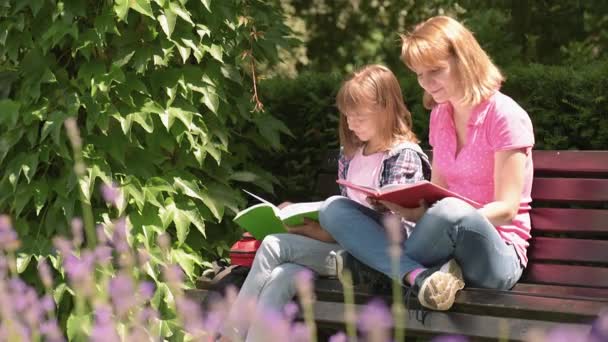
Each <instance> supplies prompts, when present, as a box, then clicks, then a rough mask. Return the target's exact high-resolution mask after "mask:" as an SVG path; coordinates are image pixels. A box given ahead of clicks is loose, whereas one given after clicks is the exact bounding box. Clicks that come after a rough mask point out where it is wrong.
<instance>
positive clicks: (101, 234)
mask: <svg viewBox="0 0 608 342" xmlns="http://www.w3.org/2000/svg"><path fill="white" fill-rule="evenodd" d="M95 230H96V233H97V242H98V243H99V244H101V245H105V244H106V243H107V242H108V234H106V230H105V228H104V227H103V225H100V224H98V225H97V226H96V227H95Z"/></svg>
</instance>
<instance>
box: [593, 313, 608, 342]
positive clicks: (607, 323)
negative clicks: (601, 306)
mask: <svg viewBox="0 0 608 342" xmlns="http://www.w3.org/2000/svg"><path fill="white" fill-rule="evenodd" d="M589 340H590V341H592V342H596V341H597V342H600V341H608V311H604V312H602V313H600V315H599V317H598V318H597V319H596V320H595V322H593V324H592V325H591V331H590V332H589Z"/></svg>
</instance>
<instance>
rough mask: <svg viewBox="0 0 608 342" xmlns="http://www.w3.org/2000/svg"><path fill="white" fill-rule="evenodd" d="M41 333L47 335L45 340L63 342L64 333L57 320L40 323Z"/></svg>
mask: <svg viewBox="0 0 608 342" xmlns="http://www.w3.org/2000/svg"><path fill="white" fill-rule="evenodd" d="M40 333H41V334H42V335H43V336H44V337H45V341H48V342H63V341H65V339H64V338H63V334H62V333H61V330H60V329H59V326H58V325H57V322H56V321H55V320H48V321H45V322H42V323H41V324H40Z"/></svg>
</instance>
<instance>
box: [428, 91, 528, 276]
mask: <svg viewBox="0 0 608 342" xmlns="http://www.w3.org/2000/svg"><path fill="white" fill-rule="evenodd" d="M429 142H430V144H431V146H432V147H433V162H434V166H435V168H436V169H437V170H438V171H439V172H440V173H441V175H442V178H443V179H444V180H445V182H446V183H447V186H448V188H449V189H450V190H452V191H454V192H456V193H458V194H460V195H463V196H465V197H468V198H470V199H472V200H475V201H477V202H479V203H482V204H486V203H489V202H492V201H494V153H495V152H497V151H504V150H511V149H525V151H526V155H527V159H526V165H525V171H524V172H525V173H524V188H523V191H522V194H521V202H520V205H519V212H518V214H517V216H516V217H515V218H514V219H513V221H512V223H511V224H508V225H502V226H499V227H496V229H497V231H498V234H499V235H500V236H501V237H502V239H503V240H504V241H505V242H506V243H508V244H512V245H514V247H515V249H516V251H517V254H518V256H519V259H520V261H521V263H522V265H523V266H525V265H526V264H527V262H528V258H527V256H526V250H527V247H528V246H529V243H528V242H527V240H528V239H530V229H531V226H530V215H529V211H530V202H531V201H532V198H531V197H530V194H531V190H532V177H533V167H532V156H531V153H530V152H531V149H532V146H533V145H534V132H533V130H532V122H531V121H530V117H529V116H528V114H527V113H526V111H524V110H523V109H522V108H521V107H520V106H519V105H518V104H517V103H516V102H515V101H513V99H511V98H510V97H508V96H506V95H504V94H502V93H501V92H496V93H495V94H494V95H493V96H491V97H490V98H489V99H487V100H486V101H484V102H482V103H480V104H479V105H477V106H475V107H474V108H473V112H472V114H471V117H470V119H469V122H468V133H467V138H466V143H465V145H464V146H462V148H461V150H460V152H459V153H458V154H457V155H456V147H457V137H456V129H455V126H454V121H453V118H452V106H451V104H449V103H444V104H439V105H437V106H435V108H433V111H432V112H431V120H430V127H429Z"/></svg>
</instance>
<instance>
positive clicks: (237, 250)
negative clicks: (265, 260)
mask: <svg viewBox="0 0 608 342" xmlns="http://www.w3.org/2000/svg"><path fill="white" fill-rule="evenodd" d="M260 244H262V241H260V240H256V239H255V238H254V237H253V236H252V235H251V234H249V233H244V234H243V236H242V237H241V239H240V240H238V241H237V242H235V243H234V245H232V247H231V248H230V264H231V265H239V266H246V267H251V265H252V264H253V258H255V252H256V251H257V250H258V248H260Z"/></svg>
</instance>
